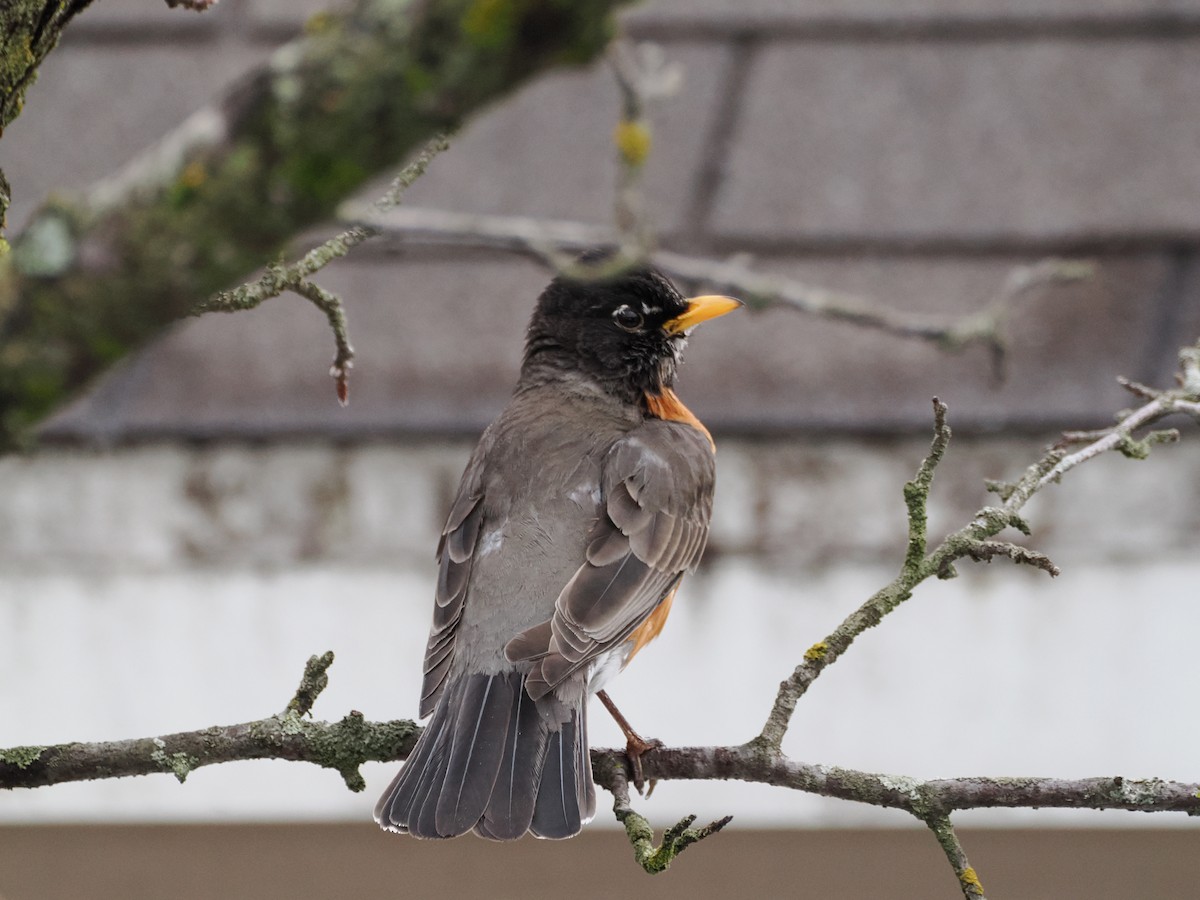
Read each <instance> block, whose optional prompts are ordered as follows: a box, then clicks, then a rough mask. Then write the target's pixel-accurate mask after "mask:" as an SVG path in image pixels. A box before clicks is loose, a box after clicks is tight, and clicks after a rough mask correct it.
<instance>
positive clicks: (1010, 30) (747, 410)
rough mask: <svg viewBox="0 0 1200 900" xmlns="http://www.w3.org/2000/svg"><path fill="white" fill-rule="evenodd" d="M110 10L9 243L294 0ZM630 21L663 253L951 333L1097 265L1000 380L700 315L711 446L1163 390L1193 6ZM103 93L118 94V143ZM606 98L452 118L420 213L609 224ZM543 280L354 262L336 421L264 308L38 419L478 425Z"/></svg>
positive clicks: (338, 271)
mask: <svg viewBox="0 0 1200 900" xmlns="http://www.w3.org/2000/svg"><path fill="white" fill-rule="evenodd" d="M106 6H107V7H108V10H107V12H106V13H105V15H104V16H97V17H94V21H93V22H92V23H91V24H88V21H87V20H88V19H90V18H93V17H91V16H85V17H84V21H82V22H81V23H80V28H79V30H78V33H77V36H76V37H75V39H74V40H73V41H70V42H68V44H67V45H66V46H64V47H63V48H62V49H61V50H60V51H59V52H58V54H57V55H56V56H55V57H53V58H52V65H51V66H50V67H48V68H47V70H46V71H45V72H44V73H43V75H42V80H41V81H40V82H39V84H38V85H37V86H36V87H35V89H34V91H33V92H31V95H30V99H29V113H28V114H27V115H26V116H24V117H23V118H22V119H20V120H18V122H17V123H16V124H15V125H14V126H13V128H12V129H11V130H10V133H9V134H8V135H6V136H5V151H6V153H5V167H6V170H7V171H8V174H9V177H10V180H11V181H12V182H13V184H14V186H15V187H16V190H17V194H18V198H24V200H25V203H23V204H18V206H17V208H16V210H15V211H14V216H13V221H14V224H19V220H20V218H21V216H22V209H24V210H27V209H28V198H29V197H30V196H36V195H39V194H41V193H44V192H45V190H46V189H47V188H48V187H49V186H51V185H53V186H55V187H69V186H78V185H82V184H85V183H87V182H88V181H89V180H91V179H93V178H95V177H97V176H98V175H100V174H103V173H104V172H106V171H108V170H110V169H112V168H113V167H115V166H116V165H118V164H119V162H120V161H122V160H123V159H124V158H126V157H127V156H129V155H130V154H131V153H132V152H133V151H134V150H135V149H137V148H138V147H140V146H142V145H143V144H145V143H147V142H148V141H150V140H152V139H153V138H154V137H156V136H157V135H158V134H161V133H162V131H163V130H165V129H166V128H167V127H169V125H170V123H172V122H174V121H178V120H179V119H181V118H182V117H183V116H184V115H185V114H186V113H187V112H188V111H189V110H190V109H191V108H192V107H194V106H195V105H196V104H197V103H198V102H199V101H200V99H201V97H202V96H203V95H204V94H205V93H209V92H212V91H215V90H217V89H218V88H219V84H218V83H217V80H218V79H224V78H225V77H227V75H229V76H231V75H233V74H235V73H236V72H237V71H240V70H242V69H244V68H245V67H246V66H248V65H250V64H252V63H253V62H254V61H255V59H257V58H261V56H262V55H263V53H264V50H265V47H266V46H267V42H269V40H271V39H274V35H276V34H277V33H278V32H279V30H280V29H281V28H284V29H285V28H287V27H290V26H291V25H294V24H295V21H296V17H297V16H298V14H299V12H301V11H304V10H306V9H307V7H308V6H309V4H295V5H293V4H283V5H281V4H279V3H270V2H267V0H257V2H255V3H250V4H245V3H244V4H242V5H241V6H231V7H229V8H227V9H226V8H224V7H225V5H224V4H222V7H218V9H217V11H216V12H215V13H209V14H207V15H209V16H217V17H221V16H223V17H224V18H213V19H211V20H210V23H209V24H206V25H204V27H203V28H196V29H195V30H194V32H189V31H188V30H187V29H188V28H190V27H191V26H190V25H187V26H182V25H181V26H179V27H178V28H177V29H176V30H174V31H172V32H171V35H170V36H169V38H168V39H167V41H168V44H169V46H165V47H164V45H163V38H162V36H161V35H156V33H155V31H154V29H153V28H150V27H149V26H147V25H145V24H144V23H143V24H141V25H138V26H136V27H134V28H133V29H132V30H129V29H128V28H126V27H125V26H126V25H128V24H129V20H128V18H127V17H126V18H122V17H123V16H126V14H127V13H128V10H127V7H129V4H128V3H126V4H122V3H121V2H120V0H115V2H112V3H110V4H101V5H100V6H99V7H98V8H99V9H104V7H106ZM311 6H312V7H313V8H319V7H320V6H321V4H318V3H314V4H311ZM162 18H163V17H157V18H156V19H155V21H156V22H157V21H160V20H162ZM183 18H184V19H187V20H188V21H189V22H190V21H192V20H191V19H190V18H189V17H187V16H183ZM195 18H196V19H202V18H204V17H195ZM627 21H628V24H629V29H630V30H631V31H632V32H633V33H634V34H635V35H636V34H642V35H651V36H653V37H654V38H655V39H656V40H658V41H660V42H662V43H663V44H664V45H665V47H666V50H667V52H668V55H669V56H670V57H671V58H672V59H676V60H678V61H680V62H681V63H682V64H683V65H684V67H685V69H686V82H685V86H684V88H683V90H682V91H681V93H680V95H679V96H678V97H676V98H675V99H673V100H672V101H670V102H668V103H665V104H663V105H662V106H661V107H660V108H659V109H658V112H657V115H656V133H655V136H656V145H655V152H654V155H653V156H652V158H651V161H650V163H649V167H648V172H647V181H648V187H647V190H648V195H649V197H650V200H651V201H652V204H653V209H654V211H655V212H654V217H655V220H656V221H657V222H658V224H659V225H660V226H661V228H662V231H663V234H664V240H665V242H666V244H667V245H668V246H671V247H672V248H675V249H683V250H687V251H690V252H704V253H712V254H718V255H724V254H729V253H735V252H744V251H748V252H752V253H754V254H756V259H757V263H758V264H759V265H761V266H762V267H763V268H764V269H767V270H770V271H777V272H781V273H785V274H788V275H791V276H794V277H798V278H802V279H804V280H807V281H811V282H814V283H819V284H825V285H828V286H830V287H836V288H841V289H845V290H850V291H855V292H861V293H863V294H866V295H869V296H873V297H875V298H878V299H880V300H882V301H884V302H887V303H888V304H892V305H895V306H896V307H898V308H904V309H912V310H923V311H938V312H945V313H947V314H950V315H961V314H965V313H969V312H971V311H973V310H977V309H978V308H979V307H980V305H981V304H982V303H984V302H986V301H987V299H988V298H989V297H990V296H991V295H992V293H993V292H994V291H996V290H997V289H998V288H999V286H1000V284H1001V283H1002V281H1003V279H1004V276H1005V274H1006V272H1007V271H1008V270H1009V268H1010V267H1011V266H1012V265H1015V264H1018V263H1022V262H1028V261H1031V260H1034V259H1037V258H1039V257H1041V256H1043V255H1045V254H1048V253H1062V252H1074V253H1082V254H1086V255H1088V256H1090V257H1092V258H1095V259H1097V260H1098V261H1099V263H1100V271H1099V274H1098V276H1097V277H1096V278H1095V279H1094V280H1093V281H1092V282H1090V283H1089V284H1086V285H1081V286H1073V287H1070V288H1066V289H1060V290H1056V291H1054V292H1053V293H1048V294H1046V295H1045V296H1043V297H1041V298H1030V299H1026V300H1023V301H1022V302H1021V303H1020V304H1019V305H1018V307H1017V310H1016V312H1017V317H1016V321H1015V322H1014V327H1013V329H1012V353H1011V358H1010V365H1009V369H1008V371H1009V378H1008V380H1007V381H1006V382H1005V383H1003V384H1002V385H999V386H997V385H995V384H994V383H993V380H992V378H991V373H990V366H989V363H988V359H987V357H986V354H985V353H984V352H983V351H982V350H979V349H976V350H969V351H967V352H965V353H963V354H961V355H947V354H945V353H942V352H940V351H938V350H936V349H934V348H932V347H929V346H925V345H921V344H917V343H913V342H903V341H901V342H898V341H897V340H896V339H894V338H889V337H885V336H882V335H879V334H874V333H868V332H864V331H861V330H858V329H855V328H853V327H851V326H847V325H842V324H835V323H829V322H821V321H816V320H813V319H811V318H803V317H800V316H798V315H795V314H791V313H787V312H783V311H776V312H769V313H765V314H762V315H754V316H751V315H743V316H740V317H735V318H731V319H727V320H724V321H722V322H721V323H719V324H717V325H713V326H710V327H708V328H706V329H702V330H701V331H700V332H699V333H698V335H697V337H696V339H695V341H694V345H693V348H692V350H691V353H690V354H689V363H688V365H687V366H686V367H685V369H684V372H683V376H682V393H683V394H684V396H685V397H686V398H687V399H688V400H689V402H692V404H693V406H694V407H695V408H696V409H697V411H698V412H699V413H701V415H703V416H704V417H705V418H706V419H707V420H708V421H710V422H711V424H713V425H714V426H715V427H716V428H717V429H722V428H724V429H748V430H757V429H763V428H767V429H777V428H830V427H833V428H848V429H864V430H881V429H882V430H886V429H896V428H900V429H909V428H922V429H923V428H925V427H927V422H928V401H929V397H930V396H932V395H933V394H939V395H941V396H943V397H945V398H947V399H948V400H949V401H950V402H951V403H952V409H953V413H952V415H953V416H954V417H955V419H956V420H957V421H958V423H959V424H960V426H962V425H970V426H971V427H975V428H979V429H992V428H1002V427H1048V426H1050V425H1051V424H1055V425H1057V424H1062V425H1079V424H1085V423H1087V422H1095V421H1104V420H1106V418H1107V416H1108V415H1109V413H1110V412H1111V411H1112V410H1114V409H1116V408H1118V407H1119V406H1121V405H1123V404H1124V398H1123V396H1122V394H1121V392H1120V391H1119V390H1118V389H1117V388H1116V387H1115V385H1114V384H1113V381H1112V378H1113V376H1115V375H1117V374H1126V375H1129V376H1131V377H1135V378H1139V379H1144V380H1150V381H1155V380H1157V381H1162V380H1163V379H1164V378H1165V377H1166V376H1167V374H1168V373H1169V372H1170V370H1171V369H1172V368H1173V366H1174V351H1175V349H1176V348H1177V347H1178V346H1179V345H1181V344H1183V343H1186V342H1189V341H1192V340H1194V339H1195V337H1196V335H1197V333H1200V284H1198V282H1197V276H1198V274H1200V269H1197V266H1196V264H1195V250H1196V242H1197V240H1198V239H1200V62H1198V61H1200V52H1198V51H1200V2H1188V3H1184V2H1176V3H1167V2H1161V3H1145V2H1135V0H1108V2H1104V3H1092V4H1088V5H1087V7H1086V9H1085V8H1083V7H1082V6H1081V5H1080V4H1078V3H1074V2H1067V0H1057V2H1052V3H1047V2H1041V0H1039V2H1034V0H1028V2H1019V3H1003V2H1000V0H974V2H972V0H905V2H895V0H887V2H884V0H856V2H853V3H841V2H838V3H835V2H833V0H826V2H820V0H806V2H796V3H787V2H783V0H703V2H693V0H688V2H684V0H656V2H653V3H649V4H645V5H644V6H642V7H639V8H637V9H635V10H634V11H633V12H632V13H631V14H630V15H629V16H628V20H627ZM213 23H215V24H213ZM246 23H250V24H249V26H247V24H246ZM139 29H140V30H139ZM247 29H248V30H247ZM247 35H249V38H250V39H249V40H247V39H246V36H247ZM84 70H86V71H87V72H88V73H89V74H88V76H87V77H86V78H83V77H79V76H80V73H81V72H82V71H84ZM114 84H116V85H118V86H121V90H122V91H123V92H125V93H127V95H128V96H129V97H130V98H131V99H130V102H129V103H128V104H122V109H124V110H125V111H124V112H122V113H121V114H120V116H121V117H120V119H119V120H118V121H117V124H116V126H113V125H112V124H111V123H112V119H111V113H112V106H111V104H110V103H107V102H106V99H105V98H107V97H109V96H111V92H112V90H113V85H114ZM616 109H617V94H616V89H615V87H614V86H613V85H612V84H611V83H610V78H609V76H608V74H607V73H606V72H605V71H604V69H603V68H599V69H596V70H592V71H588V72H570V73H557V74H554V75H552V76H551V77H549V78H547V79H544V80H543V81H542V82H540V83H538V84H536V85H534V86H532V87H530V88H529V89H528V90H526V91H525V92H524V93H522V94H521V95H519V96H517V97H515V98H513V99H511V100H510V101H509V102H508V103H506V104H504V105H503V106H501V107H499V108H497V109H495V110H493V111H490V112H489V113H487V114H485V115H484V116H482V117H480V118H479V119H478V120H477V121H476V122H474V123H472V125H471V126H470V127H469V128H468V129H467V130H466V131H465V133H464V134H463V135H461V136H460V137H459V139H458V140H457V141H456V143H455V146H454V147H453V148H452V149H451V150H450V151H449V152H448V153H446V154H445V155H444V156H443V157H442V158H440V159H438V160H436V161H435V163H434V165H433V167H432V168H431V170H430V172H429V174H428V176H427V177H426V178H425V179H424V180H423V181H421V182H419V183H418V184H417V185H416V186H415V187H414V188H413V189H412V191H411V192H410V194H409V196H408V200H409V201H410V202H411V203H412V204H415V205H421V206H444V207H447V208H450V209H455V210H463V211H481V212H496V213H510V214H525V215H543V216H551V217H560V218H574V219H580V220H583V221H589V222H605V221H607V220H608V218H609V207H610V204H611V189H612V183H613V178H614V174H613V164H612V158H611V157H612V150H611V145H610V143H609V134H610V132H611V129H612V124H613V122H614V117H615V115H616ZM63 110H67V112H63ZM80 129H83V131H84V133H86V134H87V135H88V141H87V143H86V146H85V145H84V143H82V142H80V141H79V140H78V138H77V136H78V134H79V133H80ZM545 278H546V275H545V273H544V272H542V271H540V270H538V269H537V268H535V267H534V266H532V265H531V264H529V263H527V262H525V261H523V260H520V259H516V258H514V257H510V256H505V255H503V254H498V253H485V252H482V251H471V252H465V251H449V250H445V249H434V250H430V249H409V250H405V251H404V252H402V253H398V254H397V253H392V252H389V251H387V250H385V249H384V248H382V247H373V248H369V249H367V250H366V252H364V253H362V254H361V255H359V256H358V257H357V258H354V259H351V260H348V261H345V262H342V263H339V264H336V265H335V266H334V267H333V268H331V269H330V270H328V273H327V274H326V275H325V276H324V277H323V283H325V284H326V285H327V286H328V287H330V288H331V289H333V290H336V291H339V292H341V293H342V295H343V296H344V297H345V298H346V300H347V303H348V306H349V313H350V317H351V335H352V338H353V339H354V342H355V344H356V348H357V350H358V351H359V358H358V362H357V367H356V369H355V370H354V374H353V378H352V403H351V406H350V407H349V408H348V409H346V410H342V409H340V408H338V407H337V405H336V403H335V402H334V400H333V390H332V385H331V383H330V380H329V378H328V376H327V374H326V370H327V367H328V362H329V359H330V357H331V355H332V342H331V339H330V337H329V335H328V334H327V332H326V330H325V326H324V322H323V319H322V318H321V316H320V314H319V313H317V312H316V311H315V310H313V309H311V308H309V307H308V306H307V305H306V304H305V303H304V302H303V301H301V300H298V299H286V298H283V299H279V300H275V301H272V302H271V303H270V304H268V306H267V307H266V308H264V309H262V310H259V311H256V312H254V313H250V314H240V315H238V316H236V317H208V318H206V319H201V320H196V321H189V322H185V323H182V324H181V325H180V326H179V327H178V328H177V329H175V331H174V332H173V333H172V334H170V335H168V336H167V337H166V338H165V339H164V340H163V341H161V342H160V343H159V344H158V345H156V346H154V347H153V348H151V349H149V350H148V351H147V352H146V353H144V354H142V355H141V356H140V357H139V358H137V359H136V360H133V361H131V362H130V363H129V364H127V365H125V366H123V367H122V368H121V369H120V370H119V371H116V372H114V373H113V374H112V375H111V376H110V377H109V378H108V379H106V380H105V382H104V383H103V384H102V385H101V386H100V387H99V388H98V389H97V391H96V392H95V393H94V394H93V395H92V396H91V397H89V398H87V399H85V400H84V401H82V402H80V403H77V404H76V405H75V406H74V407H73V408H71V409H70V410H68V411H66V412H65V413H63V414H62V415H60V416H59V417H58V418H57V419H56V420H55V422H54V423H53V424H52V426H51V428H50V429H49V432H48V433H49V434H50V435H52V436H58V437H72V436H74V437H80V436H84V437H86V436H103V437H108V438H112V439H120V438H122V437H135V436H147V435H159V436H170V435H185V436H218V435H222V434H237V435H243V436H270V435H276V434H282V433H317V434H331V435H345V436H355V435H367V434H397V433H410V432H427V431H430V430H435V431H451V432H459V431H468V430H472V429H476V428H478V427H479V426H480V425H481V424H482V423H483V422H485V421H486V420H487V419H488V418H489V417H490V416H491V415H492V414H493V413H494V412H495V410H496V409H497V408H498V407H499V406H500V404H502V403H503V401H504V398H505V397H506V396H507V392H508V389H509V387H510V385H511V382H512V379H513V377H514V373H515V367H516V364H517V361H518V359H519V353H520V341H521V335H522V331H523V327H524V320H525V318H526V316H527V315H528V310H529V308H530V305H531V303H532V300H533V298H534V296H535V295H536V293H537V291H538V290H539V289H540V288H541V286H542V284H543V283H544V281H545Z"/></svg>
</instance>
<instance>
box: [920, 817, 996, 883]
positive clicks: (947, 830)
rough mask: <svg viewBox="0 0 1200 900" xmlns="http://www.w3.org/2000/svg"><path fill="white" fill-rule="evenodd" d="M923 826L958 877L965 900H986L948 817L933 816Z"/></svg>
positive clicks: (977, 877)
mask: <svg viewBox="0 0 1200 900" xmlns="http://www.w3.org/2000/svg"><path fill="white" fill-rule="evenodd" d="M925 824H926V825H928V826H929V830H930V831H932V832H933V836H934V837H935V838H937V842H938V846H940V847H941V848H942V852H943V853H945V854H946V861H947V862H949V863H950V867H951V868H952V869H954V874H955V875H956V876H958V886H959V887H960V888H962V892H963V897H964V898H965V900H987V898H986V897H985V896H984V893H983V883H982V882H981V881H980V880H979V876H978V875H977V874H976V873H975V869H974V868H973V867H972V866H971V864H970V863H969V862H968V861H967V851H966V850H964V849H963V845H962V841H960V840H959V839H958V834H957V832H955V830H954V824H953V823H952V822H951V821H950V817H949V816H933V817H932V818H930V819H929V820H928V821H926V823H925Z"/></svg>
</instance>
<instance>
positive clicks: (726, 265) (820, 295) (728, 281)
mask: <svg viewBox="0 0 1200 900" xmlns="http://www.w3.org/2000/svg"><path fill="white" fill-rule="evenodd" d="M339 217H340V218H341V219H342V221H343V222H347V223H357V224H361V225H370V226H371V227H373V228H377V229H379V230H380V231H381V232H382V233H383V234H384V235H386V236H388V237H390V238H393V239H397V240H401V241H415V242H419V243H434V244H450V245H453V246H469V247H484V248H488V249H497V250H505V251H509V252H513V253H520V254H522V255H525V256H529V257H532V258H533V259H535V260H536V261H538V262H540V263H542V264H543V265H545V266H547V267H548V268H550V269H552V270H554V271H563V270H564V267H567V268H569V267H570V266H571V264H572V262H573V255H572V254H574V253H576V252H578V251H580V250H584V249H588V248H591V247H597V246H607V247H613V248H616V249H617V254H616V255H617V256H618V257H620V258H621V260H622V261H623V264H624V265H628V264H629V263H628V260H633V261H637V259H638V256H637V253H636V252H633V251H630V252H626V251H625V250H623V249H622V248H623V247H624V244H623V242H622V238H621V236H620V235H619V234H618V233H617V232H615V231H613V230H612V229H611V228H605V227H601V226H595V225H585V224H583V223H580V222H570V221H562V220H548V219H534V218H529V217H524V216H495V215H484V214H480V213H456V212H450V211H447V210H435V209H426V208H413V207H406V208H401V209H393V210H390V211H388V212H387V213H377V212H374V211H372V210H371V209H370V208H369V207H367V206H362V205H355V204H347V205H346V206H344V207H342V209H341V210H339ZM649 260H650V262H651V263H653V264H654V265H655V266H656V267H657V268H659V269H660V270H661V271H662V272H663V273H664V274H666V275H668V276H670V277H671V278H673V279H675V280H676V281H677V282H679V283H680V284H681V285H682V286H684V287H686V288H688V289H699V288H700V287H703V289H704V290H705V291H711V292H713V293H724V294H730V295H732V296H736V297H738V299H740V300H742V301H744V302H745V303H746V304H747V305H749V306H751V307H752V308H756V309H769V308H774V307H779V308H784V309H790V310H792V311H794V312H799V313H802V314H804V315H813V316H819V317H821V318H826V319H832V320H835V321H841V322H847V323H850V324H853V325H858V326H860V327H863V328H870V329H874V330H878V331H883V332H885V333H887V334H893V335H896V336H899V337H904V338H916V339H918V340H924V341H929V342H931V343H934V344H936V345H938V346H939V347H942V348H943V349H946V350H949V351H958V350H962V349H964V348H966V347H968V346H973V345H978V344H981V345H983V346H985V347H988V348H989V349H990V350H991V351H992V352H994V353H1002V352H1003V336H1002V328H1003V324H1004V317H1003V315H1001V314H1000V310H1001V309H1003V308H1005V307H1006V305H1009V304H1011V303H1012V302H1013V300H1015V299H1016V297H1017V296H1018V295H1023V294H1025V293H1028V292H1029V291H1032V290H1034V289H1035V288H1037V287H1045V286H1051V285H1056V284H1063V283H1067V282H1070V281H1073V280H1078V279H1080V278H1084V277H1087V275H1088V274H1090V272H1091V268H1090V267H1089V266H1088V265H1087V264H1085V263H1078V262H1072V261H1066V260H1046V261H1045V262H1044V263H1040V264H1038V265H1037V266H1033V267H1028V268H1031V269H1032V270H1033V271H1034V272H1035V273H1036V275H1037V277H1036V278H1035V277H1031V276H1027V277H1025V278H1023V279H1018V280H1016V281H1009V282H1006V285H1005V287H1004V289H1002V290H1001V291H1000V292H999V293H998V294H997V297H996V299H994V300H993V301H992V302H991V303H990V304H989V305H988V307H987V308H986V309H985V310H984V311H983V312H979V313H973V314H970V315H967V316H963V317H961V318H958V319H947V318H946V317H942V316H930V315H922V314H920V313H910V312H904V311H902V310H898V309H896V308H894V307H893V306H891V305H888V304H887V303H883V302H878V301H874V300H870V299H868V298H866V297H861V296H858V295H855V294H849V293H845V292H842V291H833V290H829V289H827V288H822V287H818V286H815V285H811V284H807V283H805V282H802V281H797V280H795V279H792V278H785V277H783V276H779V275H771V274H767V273H765V272H761V271H758V270H756V269H754V268H752V267H750V266H749V265H747V264H745V263H742V262H739V261H732V260H725V261H722V260H713V259H704V258H700V257H693V256H687V255H684V254H681V253H675V252H672V251H668V250H657V251H654V252H652V253H651V254H650V256H649ZM1022 271H1024V269H1022ZM1014 291H1016V293H1014Z"/></svg>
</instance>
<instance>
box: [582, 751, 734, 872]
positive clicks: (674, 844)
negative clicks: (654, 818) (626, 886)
mask: <svg viewBox="0 0 1200 900" xmlns="http://www.w3.org/2000/svg"><path fill="white" fill-rule="evenodd" d="M604 763H607V765H604ZM604 763H602V771H601V772H600V773H599V774H598V775H597V783H599V784H601V785H602V786H603V787H605V788H607V789H608V791H609V792H611V793H612V796H613V815H614V816H616V818H617V821H618V822H620V823H621V824H622V825H623V826H625V836H626V837H627V838H628V839H629V843H630V846H632V847H633V858H634V859H635V860H636V861H637V864H638V865H639V866H641V867H642V868H643V869H644V870H645V871H646V872H647V873H648V874H650V875H657V874H658V873H660V872H665V871H666V870H667V869H668V868H670V865H671V863H672V862H673V861H674V859H675V857H677V856H678V855H679V854H680V853H682V852H683V851H684V850H686V849H687V848H688V847H690V846H691V845H692V844H697V843H699V842H700V841H702V840H704V839H705V838H707V837H710V836H712V835H714V834H716V833H717V832H718V831H720V830H721V829H722V828H724V827H725V826H726V825H728V824H729V823H730V822H732V821H733V816H725V817H724V818H721V819H717V820H716V821H715V822H709V823H708V824H707V825H705V826H703V827H702V828H692V823H693V822H695V821H696V817H695V816H684V817H683V818H682V819H680V820H679V821H678V822H676V823H675V824H674V825H672V826H671V827H670V828H668V829H667V830H666V831H664V832H663V837H662V842H661V843H660V844H659V845H658V846H655V845H654V829H653V827H651V825H650V823H649V822H648V821H647V820H646V818H645V816H642V815H640V814H639V813H637V812H635V811H634V809H633V806H632V805H631V804H630V799H629V777H628V776H627V775H626V774H625V767H624V765H623V764H622V763H621V762H618V761H617V760H616V759H610V758H604Z"/></svg>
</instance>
